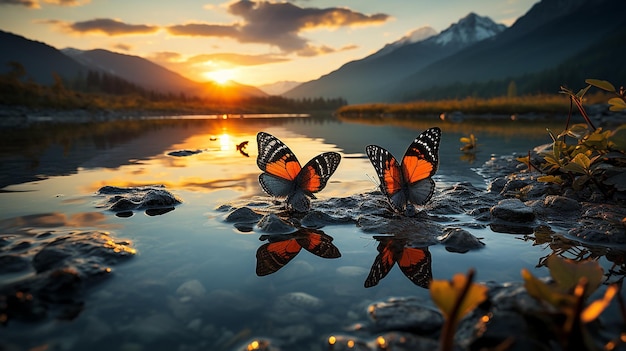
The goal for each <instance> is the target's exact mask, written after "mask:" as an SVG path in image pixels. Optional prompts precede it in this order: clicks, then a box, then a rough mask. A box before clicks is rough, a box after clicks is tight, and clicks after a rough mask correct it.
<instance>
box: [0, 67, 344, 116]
mask: <svg viewBox="0 0 626 351" xmlns="http://www.w3.org/2000/svg"><path fill="white" fill-rule="evenodd" d="M11 67H12V68H11V70H10V71H9V72H8V73H6V74H2V75H0V106H8V107H15V106H21V107H27V108H32V109H55V110H88V111H99V110H106V111H140V112H143V113H149V112H158V113H160V114H168V113H169V114H222V113H299V112H304V111H306V112H312V111H334V110H336V109H337V108H339V107H340V106H343V105H345V104H346V101H345V100H344V99H341V98H335V99H324V98H311V99H308V98H305V99H287V98H283V97H280V96H266V97H241V96H240V97H234V96H232V95H228V94H227V93H225V92H222V93H214V94H212V95H207V96H202V97H200V96H190V95H186V94H184V93H180V94H172V93H161V92H155V91H151V90H147V89H144V88H142V87H140V86H138V85H136V84H133V83H131V82H128V81H126V80H124V79H122V78H119V77H117V76H115V75H110V74H107V73H102V72H93V71H90V72H89V74H87V75H86V77H85V79H83V80H79V81H72V82H67V81H65V80H63V79H62V78H61V77H60V76H57V75H55V77H54V80H55V82H54V83H53V84H52V85H50V86H47V85H41V84H37V83H35V82H32V81H29V80H26V79H25V77H26V76H27V73H26V71H25V69H24V67H23V66H22V65H21V64H19V63H17V62H14V63H12V66H11Z"/></svg>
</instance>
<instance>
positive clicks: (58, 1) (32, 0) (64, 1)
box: [0, 0, 91, 9]
mask: <svg viewBox="0 0 626 351" xmlns="http://www.w3.org/2000/svg"><path fill="white" fill-rule="evenodd" d="M43 1H44V2H45V3H46V4H51V5H58V6H82V5H85V4H88V3H90V2H91V0H43ZM0 5H19V6H24V7H28V8H31V9H40V8H41V5H40V4H39V0H0Z"/></svg>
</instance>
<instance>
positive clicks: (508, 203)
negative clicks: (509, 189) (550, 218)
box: [491, 199, 535, 223]
mask: <svg viewBox="0 0 626 351" xmlns="http://www.w3.org/2000/svg"><path fill="white" fill-rule="evenodd" d="M491 215H492V216H493V217H495V218H498V219H501V220H505V221H510V222H516V223H526V222H532V221H534V220H535V212H534V210H533V209H532V207H528V206H526V205H525V204H524V203H523V202H522V201H521V200H520V199H504V200H500V201H499V202H498V204H497V205H495V206H493V207H492V208H491Z"/></svg>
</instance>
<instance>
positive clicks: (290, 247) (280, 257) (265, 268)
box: [256, 238, 302, 277]
mask: <svg viewBox="0 0 626 351" xmlns="http://www.w3.org/2000/svg"><path fill="white" fill-rule="evenodd" d="M301 249H302V246H300V244H299V243H298V241H297V240H296V239H294V238H290V239H287V240H282V241H277V242H270V243H265V244H263V245H261V246H260V247H259V249H258V250H257V251H256V274H257V275H258V276H259V277H261V276H265V275H268V274H272V273H274V272H276V271H278V270H279V269H281V268H283V267H284V266H285V265H286V264H287V263H289V261H291V260H292V259H293V258H294V257H296V256H297V255H298V253H299V252H300V250H301Z"/></svg>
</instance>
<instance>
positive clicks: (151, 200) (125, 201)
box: [97, 185, 182, 215]
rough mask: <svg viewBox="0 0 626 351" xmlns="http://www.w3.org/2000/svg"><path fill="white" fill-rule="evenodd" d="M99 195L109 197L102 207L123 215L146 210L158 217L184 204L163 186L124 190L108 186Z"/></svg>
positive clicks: (99, 191) (100, 190) (101, 189)
mask: <svg viewBox="0 0 626 351" xmlns="http://www.w3.org/2000/svg"><path fill="white" fill-rule="evenodd" d="M97 193H98V195H103V196H106V197H107V199H106V201H105V202H104V203H103V204H101V205H100V207H105V208H107V209H108V210H110V211H113V212H117V213H121V214H128V213H129V212H130V213H131V214H132V211H137V210H146V211H147V212H146V213H148V214H149V215H157V214H162V213H166V212H169V211H171V210H172V209H173V208H174V207H175V206H176V205H179V204H181V203H182V201H181V200H180V199H178V198H177V197H176V196H174V195H173V194H172V193H170V192H169V191H167V190H165V188H164V187H163V186H145V187H129V188H123V187H115V186H108V185H107V186H103V187H102V188H100V189H99V190H98V192H97Z"/></svg>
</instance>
